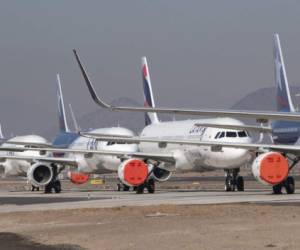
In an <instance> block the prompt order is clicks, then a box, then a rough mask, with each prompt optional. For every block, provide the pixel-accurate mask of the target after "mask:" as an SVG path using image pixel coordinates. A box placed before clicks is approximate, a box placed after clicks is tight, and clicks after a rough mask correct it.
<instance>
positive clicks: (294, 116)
mask: <svg viewBox="0 0 300 250" xmlns="http://www.w3.org/2000/svg"><path fill="white" fill-rule="evenodd" d="M73 53H74V55H75V58H76V61H77V63H78V66H79V68H80V70H81V73H82V76H83V78H84V80H85V83H86V85H87V87H88V89H89V92H90V94H91V96H92V98H93V100H94V101H95V102H96V103H97V104H98V105H99V106H101V107H103V108H106V109H109V110H112V111H132V112H157V113H172V114H181V115H195V116H217V117H239V118H252V119H256V120H257V121H258V122H267V121H268V120H290V121H300V113H296V112H294V113H289V112H271V111H261V112H258V111H247V110H221V109H180V108H150V107H126V106H113V105H111V104H108V103H106V102H105V101H103V100H102V99H101V98H100V97H99V96H98V94H97V92H96V91H95V88H94V86H93V84H92V82H91V80H90V79H89V76H88V74H87V72H86V70H85V68H84V67H83V64H82V63H81V61H80V58H79V56H78V54H77V52H76V50H73Z"/></svg>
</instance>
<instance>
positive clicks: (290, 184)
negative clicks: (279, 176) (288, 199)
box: [273, 176, 295, 194]
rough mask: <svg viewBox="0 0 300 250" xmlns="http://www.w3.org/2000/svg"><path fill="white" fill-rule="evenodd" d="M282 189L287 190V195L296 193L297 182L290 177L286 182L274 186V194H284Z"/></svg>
mask: <svg viewBox="0 0 300 250" xmlns="http://www.w3.org/2000/svg"><path fill="white" fill-rule="evenodd" d="M282 188H285V191H286V193H287V194H294V193H295V180H294V178H293V177H292V176H288V177H287V178H286V179H285V181H283V182H282V183H279V184H277V185H274V186H273V194H282Z"/></svg>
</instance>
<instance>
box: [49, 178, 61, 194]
mask: <svg viewBox="0 0 300 250" xmlns="http://www.w3.org/2000/svg"><path fill="white" fill-rule="evenodd" d="M52 189H53V190H54V192H55V193H56V194H58V193H60V192H61V183H60V180H53V181H51V182H50V183H49V184H48V185H46V186H45V194H50V193H52Z"/></svg>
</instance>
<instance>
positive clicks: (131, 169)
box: [118, 159, 148, 186]
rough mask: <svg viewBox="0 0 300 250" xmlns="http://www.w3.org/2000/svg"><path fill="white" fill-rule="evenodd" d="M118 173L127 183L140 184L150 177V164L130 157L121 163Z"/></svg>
mask: <svg viewBox="0 0 300 250" xmlns="http://www.w3.org/2000/svg"><path fill="white" fill-rule="evenodd" d="M118 175H119V178H120V180H121V181H122V182H124V183H125V184H126V185H130V186H138V185H141V184H143V183H144V182H145V181H146V179H147V178H148V166H147V164H146V163H144V162H143V161H141V160H139V159H129V160H126V161H124V162H123V163H122V164H121V165H120V167H119V169H118Z"/></svg>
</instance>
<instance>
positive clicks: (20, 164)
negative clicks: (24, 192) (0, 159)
mask: <svg viewBox="0 0 300 250" xmlns="http://www.w3.org/2000/svg"><path fill="white" fill-rule="evenodd" d="M1 165H2V166H3V168H4V175H6V176H26V175H27V171H28V169H29V168H30V166H31V164H30V163H29V162H27V161H22V160H6V161H5V162H4V163H2V164H1Z"/></svg>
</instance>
